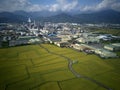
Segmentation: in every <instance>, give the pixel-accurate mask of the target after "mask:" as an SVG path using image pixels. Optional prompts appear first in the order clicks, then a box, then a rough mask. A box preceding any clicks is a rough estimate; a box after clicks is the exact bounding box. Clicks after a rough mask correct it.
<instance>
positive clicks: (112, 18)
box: [0, 10, 120, 24]
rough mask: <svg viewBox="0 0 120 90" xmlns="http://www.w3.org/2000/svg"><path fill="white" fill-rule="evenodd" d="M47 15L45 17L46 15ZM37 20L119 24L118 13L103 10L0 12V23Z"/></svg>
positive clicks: (119, 17)
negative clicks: (78, 12) (82, 11)
mask: <svg viewBox="0 0 120 90" xmlns="http://www.w3.org/2000/svg"><path fill="white" fill-rule="evenodd" d="M48 13H49V15H46V14H48ZM29 17H30V18H31V19H35V20H37V21H38V20H39V21H40V22H56V23H57V22H71V23H72V22H73V23H114V24H116V23H117V24H119V23H120V12H117V11H113V10H104V11H99V12H92V13H80V14H74V15H73V14H70V13H65V12H60V13H57V12H56V13H50V12H44V13H42V12H41V13H40V12H25V11H15V12H1V13H0V22H18V23H20V22H27V19H28V18H29Z"/></svg>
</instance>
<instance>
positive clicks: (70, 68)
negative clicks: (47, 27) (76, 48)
mask: <svg viewBox="0 0 120 90" xmlns="http://www.w3.org/2000/svg"><path fill="white" fill-rule="evenodd" d="M39 46H40V47H42V48H44V49H45V50H46V51H47V52H48V53H51V54H54V55H57V56H60V57H63V58H65V59H66V60H67V61H68V68H69V70H70V71H71V72H72V73H73V74H74V75H75V76H76V77H77V78H84V79H85V80H89V81H91V82H93V83H95V84H97V85H99V86H100V87H103V88H105V89H106V90H112V89H111V88H109V87H107V86H106V85H104V84H102V83H100V82H98V81H96V80H94V79H92V78H89V77H87V76H83V75H80V74H78V73H77V72H76V71H75V70H74V69H73V67H72V65H73V61H72V60H71V59H70V58H68V57H66V56H64V55H61V54H57V53H54V52H51V51H49V50H48V49H47V48H45V47H43V46H42V45H39Z"/></svg>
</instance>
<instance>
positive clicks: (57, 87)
mask: <svg viewBox="0 0 120 90" xmlns="http://www.w3.org/2000/svg"><path fill="white" fill-rule="evenodd" d="M43 47H44V48H43ZM45 48H46V49H48V51H47V50H46V49H45ZM50 52H53V53H50ZM55 53H56V54H55ZM59 55H62V56H65V57H68V58H70V59H71V60H72V61H76V60H77V61H78V62H77V63H74V64H73V65H72V67H73V69H74V70H75V71H76V72H77V73H79V74H80V75H83V76H86V77H89V78H91V79H94V80H96V81H97V82H100V83H102V84H104V85H105V86H107V87H109V88H111V89H112V90H120V85H119V84H120V58H116V59H101V58H99V57H98V56H96V55H86V54H85V53H82V52H77V51H75V50H72V49H69V48H59V47H57V46H54V45H50V44H41V45H28V46H19V47H11V48H3V49H0V90H107V89H105V88H104V87H101V86H100V85H98V84H96V83H94V82H91V81H90V80H87V79H84V78H81V77H79V78H78V77H76V76H75V75H74V74H73V73H72V72H71V71H70V70H69V68H68V61H67V60H66V58H64V57H61V56H59Z"/></svg>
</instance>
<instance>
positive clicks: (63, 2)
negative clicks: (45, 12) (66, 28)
mask: <svg viewBox="0 0 120 90" xmlns="http://www.w3.org/2000/svg"><path fill="white" fill-rule="evenodd" d="M77 5H78V0H72V1H71V2H68V0H57V3H56V4H53V5H51V6H50V9H49V10H50V11H71V10H73V9H75V8H76V7H77Z"/></svg>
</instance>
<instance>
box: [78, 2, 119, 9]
mask: <svg viewBox="0 0 120 90" xmlns="http://www.w3.org/2000/svg"><path fill="white" fill-rule="evenodd" d="M106 9H113V10H116V11H120V0H102V1H101V2H100V3H98V4H96V5H93V6H84V7H82V8H80V10H81V11H99V10H106Z"/></svg>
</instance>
